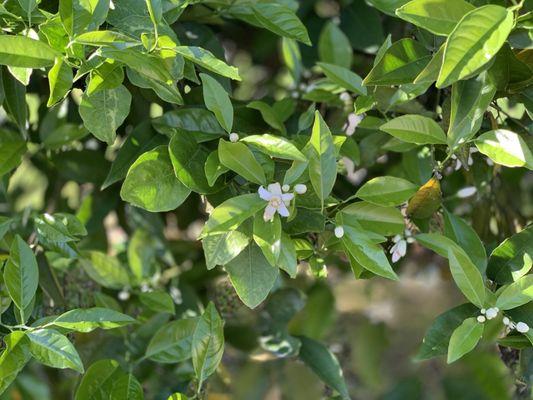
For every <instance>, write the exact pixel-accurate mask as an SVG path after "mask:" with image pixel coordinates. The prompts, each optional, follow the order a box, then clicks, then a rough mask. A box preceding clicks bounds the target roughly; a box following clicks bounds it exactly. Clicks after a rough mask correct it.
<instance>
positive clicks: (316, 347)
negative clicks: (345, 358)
mask: <svg viewBox="0 0 533 400" xmlns="http://www.w3.org/2000/svg"><path fill="white" fill-rule="evenodd" d="M298 338H299V339H300V340H301V342H302V347H301V348H300V354H299V355H298V356H299V358H300V359H301V360H302V361H303V362H304V363H305V364H306V365H307V366H308V367H309V368H311V369H312V370H313V372H314V373H315V374H317V376H318V377H319V378H320V379H322V381H323V382H324V383H325V384H326V385H328V386H330V387H331V388H332V389H334V390H336V391H337V392H338V393H339V394H340V395H341V398H342V399H349V398H350V395H349V394H348V389H347V387H346V383H345V382H344V377H343V375H342V369H341V367H340V364H339V361H338V360H337V358H336V357H335V355H333V353H332V352H331V351H329V349H328V348H327V347H326V346H324V345H323V344H322V343H320V342H317V341H316V340H313V339H311V338H308V337H305V336H299V337H298Z"/></svg>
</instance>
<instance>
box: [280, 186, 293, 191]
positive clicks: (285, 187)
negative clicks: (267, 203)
mask: <svg viewBox="0 0 533 400" xmlns="http://www.w3.org/2000/svg"><path fill="white" fill-rule="evenodd" d="M281 190H283V191H284V192H288V191H289V190H291V187H290V186H289V185H283V186H282V187H281Z"/></svg>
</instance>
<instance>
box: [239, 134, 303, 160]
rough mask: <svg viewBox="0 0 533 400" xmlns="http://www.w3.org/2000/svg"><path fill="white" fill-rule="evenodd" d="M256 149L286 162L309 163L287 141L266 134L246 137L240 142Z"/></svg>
mask: <svg viewBox="0 0 533 400" xmlns="http://www.w3.org/2000/svg"><path fill="white" fill-rule="evenodd" d="M240 141H241V142H244V143H246V144H249V145H252V146H253V147H256V148H257V149H259V150H260V151H262V152H263V153H265V154H268V155H269V156H271V157H275V158H282V159H285V160H298V161H307V158H305V156H304V155H303V154H302V152H301V151H300V150H298V148H297V147H296V146H295V145H294V144H292V143H291V142H289V141H288V140H287V139H285V138H283V137H280V136H274V135H270V134H268V133H265V134H263V135H251V136H246V137H244V138H242V139H241V140H240Z"/></svg>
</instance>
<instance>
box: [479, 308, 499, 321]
mask: <svg viewBox="0 0 533 400" xmlns="http://www.w3.org/2000/svg"><path fill="white" fill-rule="evenodd" d="M499 312H500V309H499V308H498V307H491V308H488V309H484V308H482V309H481V314H482V315H480V316H478V317H477V320H478V322H481V323H483V322H485V321H486V320H490V319H494V318H496V317H497V316H498V313H499Z"/></svg>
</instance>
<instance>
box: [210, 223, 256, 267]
mask: <svg viewBox="0 0 533 400" xmlns="http://www.w3.org/2000/svg"><path fill="white" fill-rule="evenodd" d="M248 243H250V238H249V237H248V236H247V235H245V234H244V233H242V232H239V231H229V232H225V233H221V234H217V235H209V236H206V237H205V238H203V239H202V247H203V249H204V254H205V263H206V266H207V269H213V268H215V267H216V266H217V265H226V264H227V263H228V262H230V261H231V260H233V259H234V258H235V257H237V256H238V255H239V254H240V252H241V251H243V250H244V249H245V248H246V246H248Z"/></svg>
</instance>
